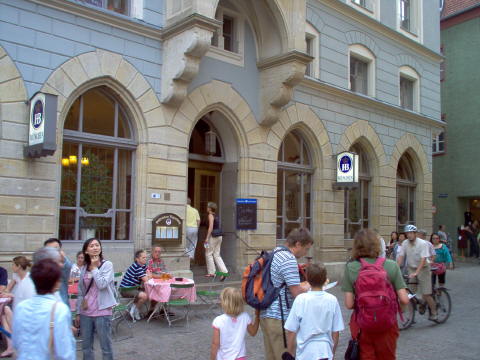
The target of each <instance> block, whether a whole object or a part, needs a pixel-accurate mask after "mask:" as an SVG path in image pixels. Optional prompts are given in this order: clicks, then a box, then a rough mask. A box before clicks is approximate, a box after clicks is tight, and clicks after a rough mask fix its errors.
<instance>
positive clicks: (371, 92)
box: [347, 44, 376, 97]
mask: <svg viewBox="0 0 480 360" xmlns="http://www.w3.org/2000/svg"><path fill="white" fill-rule="evenodd" d="M351 56H353V57H354V58H357V59H359V60H362V61H365V62H366V63H367V64H368V68H367V72H368V74H367V76H368V77H367V88H368V89H367V95H368V96H371V97H375V90H376V89H375V83H376V63H375V55H374V54H373V53H372V52H371V51H370V50H369V49H367V48H366V47H365V46H363V45H360V44H353V45H350V47H349V48H348V79H347V81H348V89H351V84H350V57H351Z"/></svg>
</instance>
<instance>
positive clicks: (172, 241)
mask: <svg viewBox="0 0 480 360" xmlns="http://www.w3.org/2000/svg"><path fill="white" fill-rule="evenodd" d="M181 242H182V219H180V218H179V217H178V216H177V215H175V214H160V215H158V216H157V217H156V218H155V219H153V221H152V245H180V244H181Z"/></svg>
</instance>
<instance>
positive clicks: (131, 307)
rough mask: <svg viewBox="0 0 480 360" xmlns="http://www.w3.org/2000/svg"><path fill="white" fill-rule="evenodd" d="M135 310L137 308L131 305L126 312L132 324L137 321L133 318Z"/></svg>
mask: <svg viewBox="0 0 480 360" xmlns="http://www.w3.org/2000/svg"><path fill="white" fill-rule="evenodd" d="M136 308H137V307H136V306H135V305H133V304H132V306H130V310H129V311H128V313H129V314H130V317H131V318H132V321H133V322H135V321H137V319H136V318H135V309H136Z"/></svg>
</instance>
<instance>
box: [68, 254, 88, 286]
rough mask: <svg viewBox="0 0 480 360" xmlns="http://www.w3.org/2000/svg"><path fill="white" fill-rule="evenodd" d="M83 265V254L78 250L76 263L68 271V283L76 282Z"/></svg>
mask: <svg viewBox="0 0 480 360" xmlns="http://www.w3.org/2000/svg"><path fill="white" fill-rule="evenodd" d="M83 265H85V257H84V256H83V252H82V251H81V250H80V251H79V252H77V262H76V263H75V264H73V265H72V269H71V270H70V281H69V282H70V283H74V282H78V280H79V279H80V272H81V269H82V266H83Z"/></svg>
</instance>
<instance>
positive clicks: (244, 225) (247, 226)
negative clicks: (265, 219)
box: [236, 199, 257, 230]
mask: <svg viewBox="0 0 480 360" xmlns="http://www.w3.org/2000/svg"><path fill="white" fill-rule="evenodd" d="M236 210H237V211H236V215H237V216H236V225H237V230H257V199H237V209H236Z"/></svg>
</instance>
